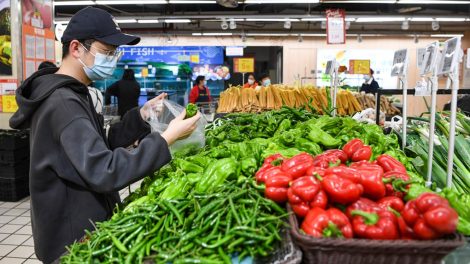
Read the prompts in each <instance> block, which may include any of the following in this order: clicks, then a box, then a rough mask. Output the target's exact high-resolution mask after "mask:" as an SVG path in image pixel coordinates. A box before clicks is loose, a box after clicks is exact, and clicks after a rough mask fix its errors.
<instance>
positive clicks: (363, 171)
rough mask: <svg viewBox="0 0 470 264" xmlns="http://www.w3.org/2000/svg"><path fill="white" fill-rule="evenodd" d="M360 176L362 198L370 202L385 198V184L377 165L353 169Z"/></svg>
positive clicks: (380, 169) (381, 171)
mask: <svg viewBox="0 0 470 264" xmlns="http://www.w3.org/2000/svg"><path fill="white" fill-rule="evenodd" d="M355 170H357V171H358V172H359V174H360V175H361V185H362V187H363V188H364V196H366V197H368V198H371V199H372V200H378V199H380V198H382V197H384V196H385V184H384V183H383V179H382V177H383V174H384V171H383V169H382V168H381V167H380V166H378V165H372V164H371V165H367V166H365V165H364V166H361V167H357V168H355Z"/></svg>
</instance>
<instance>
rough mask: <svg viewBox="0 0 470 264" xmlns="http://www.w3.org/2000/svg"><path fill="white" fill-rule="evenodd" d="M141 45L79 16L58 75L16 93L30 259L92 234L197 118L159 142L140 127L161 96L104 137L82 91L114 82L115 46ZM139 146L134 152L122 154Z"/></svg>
mask: <svg viewBox="0 0 470 264" xmlns="http://www.w3.org/2000/svg"><path fill="white" fill-rule="evenodd" d="M139 41H140V38H138V37H135V36H131V35H127V34H123V33H122V32H121V30H120V29H119V26H118V25H117V23H116V22H115V21H114V19H113V17H112V16H111V15H110V14H108V13H107V12H105V11H103V10H101V9H97V8H92V7H87V8H85V9H82V10H81V11H79V12H78V13H76V14H75V15H74V16H73V17H72V19H71V20H70V22H69V24H68V27H67V29H66V30H65V32H64V35H63V37H62V43H63V59H62V66H61V67H60V69H59V70H57V69H53V68H46V69H43V70H40V71H38V72H36V73H34V74H33V75H32V76H31V77H30V78H28V79H27V80H26V81H25V82H24V83H23V84H22V85H21V86H20V87H19V88H18V90H17V94H16V100H17V102H18V105H19V109H18V111H17V112H16V113H15V114H14V116H13V117H12V118H11V119H10V126H11V127H12V128H17V129H26V128H29V129H30V131H31V141H30V146H31V163H30V193H31V222H32V229H33V237H34V246H35V251H36V255H37V257H38V259H40V260H42V261H43V262H45V263H50V262H53V261H54V260H56V259H57V258H59V257H60V255H61V254H62V253H65V251H66V249H65V246H67V245H69V244H71V243H73V242H74V241H76V240H78V239H80V238H82V237H83V236H84V234H85V232H84V231H85V230H86V229H88V230H92V229H93V225H92V222H96V221H104V220H106V219H108V218H109V217H110V216H111V214H112V211H113V208H114V207H115V206H116V204H117V203H119V202H120V199H119V195H118V193H117V191H118V190H120V189H122V188H123V187H125V186H128V185H129V184H131V183H133V182H135V181H138V180H140V179H142V178H143V177H145V176H146V175H149V174H150V173H152V172H153V171H155V170H157V169H159V168H160V167H162V166H163V165H165V164H166V163H168V162H169V161H170V159H171V155H170V152H169V150H168V146H169V145H171V144H172V143H173V142H174V141H176V140H177V139H178V138H180V137H184V136H187V135H189V134H190V133H191V132H192V131H193V130H194V129H195V127H196V122H197V120H198V119H199V118H200V114H199V113H198V114H197V115H196V116H195V117H193V118H190V119H186V120H183V119H184V115H185V113H182V114H181V115H180V116H178V117H177V118H175V120H173V121H172V122H171V123H170V124H169V126H168V129H167V130H166V131H165V132H164V133H162V134H161V135H159V134H158V133H150V127H149V126H148V124H147V123H146V122H145V121H144V120H145V119H146V118H147V116H148V113H149V110H151V108H152V107H153V106H154V105H156V103H157V102H156V101H158V100H160V99H162V96H160V97H159V98H156V99H154V100H152V101H149V102H148V103H147V104H146V105H144V107H142V108H141V109H139V108H134V109H132V110H130V111H129V112H128V113H127V114H126V115H125V116H124V117H123V120H122V121H121V122H120V123H118V124H116V125H115V126H113V127H111V129H110V131H109V135H108V136H106V135H105V132H104V131H103V129H102V128H103V123H102V121H101V119H100V117H99V116H98V115H97V114H96V112H95V110H94V108H93V106H92V104H91V99H90V96H89V94H88V89H87V85H88V84H90V83H91V81H94V80H98V79H103V78H106V77H108V76H110V75H112V72H113V71H114V68H115V67H116V63H117V60H118V59H119V53H118V52H117V51H116V48H117V47H118V46H120V45H134V44H137V43H138V42H139ZM142 138H143V139H142ZM138 139H142V140H141V141H140V145H139V147H138V148H136V149H134V150H132V151H128V150H126V149H124V148H123V147H127V146H129V145H131V144H132V143H133V142H135V141H136V140H138Z"/></svg>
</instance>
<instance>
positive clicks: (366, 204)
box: [346, 197, 382, 218]
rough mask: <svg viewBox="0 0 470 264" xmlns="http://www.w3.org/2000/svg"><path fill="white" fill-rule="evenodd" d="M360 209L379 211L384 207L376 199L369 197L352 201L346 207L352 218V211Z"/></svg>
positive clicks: (347, 213)
mask: <svg viewBox="0 0 470 264" xmlns="http://www.w3.org/2000/svg"><path fill="white" fill-rule="evenodd" d="M355 210H359V211H364V212H378V211H380V210H382V208H381V207H380V206H379V205H378V204H377V203H376V202H374V201H372V200H369V199H367V198H364V197H361V198H360V199H359V200H357V201H356V202H354V203H352V204H351V205H349V206H348V207H347V208H346V215H347V216H348V217H349V218H352V217H353V216H352V215H351V212H352V211H355Z"/></svg>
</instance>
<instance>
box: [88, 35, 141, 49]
mask: <svg viewBox="0 0 470 264" xmlns="http://www.w3.org/2000/svg"><path fill="white" fill-rule="evenodd" d="M95 39H96V40H99V41H101V42H103V43H105V44H108V45H112V46H121V45H136V44H138V43H139V42H140V37H137V36H133V35H128V34H124V33H116V34H112V35H109V36H105V37H99V38H95Z"/></svg>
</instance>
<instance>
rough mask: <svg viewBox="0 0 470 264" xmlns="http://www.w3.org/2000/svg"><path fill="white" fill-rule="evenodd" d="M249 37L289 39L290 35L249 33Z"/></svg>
mask: <svg viewBox="0 0 470 264" xmlns="http://www.w3.org/2000/svg"><path fill="white" fill-rule="evenodd" d="M246 35H247V36H260V37H287V36H289V34H279V33H248V34H246Z"/></svg>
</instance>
